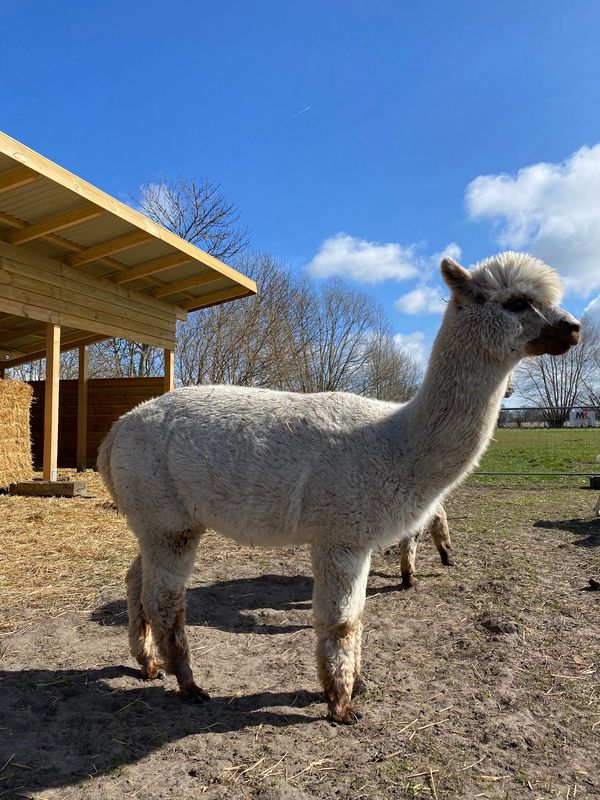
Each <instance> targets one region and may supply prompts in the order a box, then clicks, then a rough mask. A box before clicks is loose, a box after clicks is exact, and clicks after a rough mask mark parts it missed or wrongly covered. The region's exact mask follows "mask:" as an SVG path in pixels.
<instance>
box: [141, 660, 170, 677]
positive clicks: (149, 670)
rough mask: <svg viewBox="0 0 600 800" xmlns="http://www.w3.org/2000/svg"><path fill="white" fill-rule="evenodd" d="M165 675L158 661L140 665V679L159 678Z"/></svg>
mask: <svg viewBox="0 0 600 800" xmlns="http://www.w3.org/2000/svg"><path fill="white" fill-rule="evenodd" d="M164 677H165V672H164V670H162V669H161V668H160V667H159V665H158V662H156V661H150V663H148V664H146V665H143V666H142V680H145V681H153V680H156V679H157V678H160V679H161V680H162V679H163V678H164Z"/></svg>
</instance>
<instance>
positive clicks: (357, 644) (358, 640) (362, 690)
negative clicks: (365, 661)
mask: <svg viewBox="0 0 600 800" xmlns="http://www.w3.org/2000/svg"><path fill="white" fill-rule="evenodd" d="M362 633H363V624H362V620H359V622H358V625H357V626H356V633H355V636H354V684H353V686H352V697H360V696H361V695H364V694H366V693H367V692H368V691H369V683H368V681H367V679H366V678H365V676H364V675H363V674H362Z"/></svg>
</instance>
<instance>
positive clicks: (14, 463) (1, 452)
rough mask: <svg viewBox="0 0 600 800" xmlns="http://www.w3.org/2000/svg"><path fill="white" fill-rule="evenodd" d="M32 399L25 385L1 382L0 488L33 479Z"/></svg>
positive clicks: (30, 390) (28, 388)
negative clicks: (30, 420) (30, 415)
mask: <svg viewBox="0 0 600 800" xmlns="http://www.w3.org/2000/svg"><path fill="white" fill-rule="evenodd" d="M32 395H33V390H32V388H31V386H29V384H27V383H23V382H21V381H13V380H0V488H5V487H7V486H8V485H9V484H11V483H15V482H16V481H24V480H28V479H29V478H31V477H32V474H33V466H32V463H31V428H30V423H29V414H30V411H31V397H32Z"/></svg>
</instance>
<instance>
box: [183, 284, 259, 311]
mask: <svg viewBox="0 0 600 800" xmlns="http://www.w3.org/2000/svg"><path fill="white" fill-rule="evenodd" d="M251 294H255V292H253V291H251V290H249V289H245V288H244V287H243V286H229V287H228V288H227V289H219V291H218V292H209V293H208V294H205V295H201V296H200V297H195V298H194V299H193V300H185V301H184V302H183V303H179V307H180V308H183V309H184V310H185V311H192V310H193V311H196V310H198V309H200V308H208V307H209V306H216V305H218V304H219V303H226V302H227V301H228V300H239V299H240V298H242V297H248V295H251Z"/></svg>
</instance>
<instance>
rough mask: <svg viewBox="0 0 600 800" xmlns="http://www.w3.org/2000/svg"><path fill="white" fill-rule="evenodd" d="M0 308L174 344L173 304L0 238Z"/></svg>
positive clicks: (164, 344)
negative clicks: (88, 273) (2, 240)
mask: <svg viewBox="0 0 600 800" xmlns="http://www.w3.org/2000/svg"><path fill="white" fill-rule="evenodd" d="M0 311H3V312H5V313H7V314H14V315H16V316H19V317H29V318H30V319H34V320H40V321H42V322H54V323H56V324H57V325H62V326H64V327H67V328H74V329H76V330H82V331H86V333H98V334H102V335H104V336H122V337H124V338H126V339H132V340H133V341H135V342H144V343H145V344H151V345H153V346H154V347H163V348H167V349H174V347H175V325H176V312H177V309H176V308H175V307H174V306H169V305H168V304H167V303H164V302H161V301H160V300H155V299H154V298H153V297H151V296H149V295H144V294H140V293H139V292H133V291H129V290H128V289H125V288H123V287H122V286H117V285H116V283H115V282H114V281H110V280H107V279H105V278H96V277H95V276H94V275H87V274H85V273H83V272H81V271H78V270H77V269H75V268H74V267H70V266H68V265H66V264H62V263H60V262H59V261H54V260H53V259H51V258H45V257H43V256H40V255H37V254H35V253H32V252H30V251H29V250H25V249H23V248H19V247H16V246H15V245H11V244H6V243H5V242H0ZM179 313H180V314H182V313H183V312H181V310H179Z"/></svg>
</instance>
